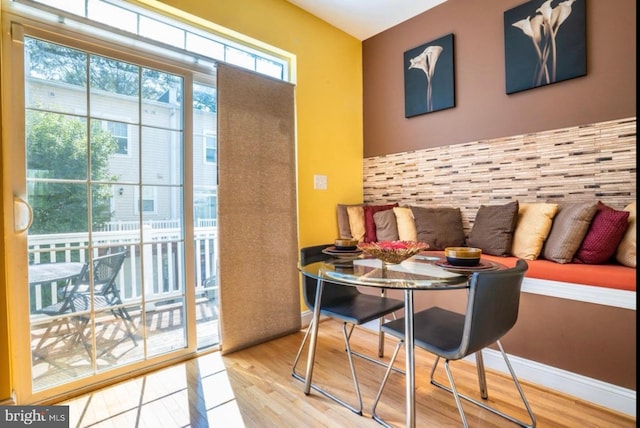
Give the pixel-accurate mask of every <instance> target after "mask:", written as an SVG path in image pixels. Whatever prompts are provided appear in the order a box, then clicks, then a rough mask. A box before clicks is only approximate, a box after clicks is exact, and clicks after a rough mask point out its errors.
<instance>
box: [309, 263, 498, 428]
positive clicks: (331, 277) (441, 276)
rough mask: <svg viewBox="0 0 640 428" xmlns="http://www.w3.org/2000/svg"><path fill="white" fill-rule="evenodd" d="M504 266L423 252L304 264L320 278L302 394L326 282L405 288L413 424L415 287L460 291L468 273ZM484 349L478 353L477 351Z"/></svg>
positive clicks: (412, 422) (410, 422)
mask: <svg viewBox="0 0 640 428" xmlns="http://www.w3.org/2000/svg"><path fill="white" fill-rule="evenodd" d="M497 269H506V266H504V265H501V264H499V263H495V262H492V261H488V260H482V261H481V263H480V264H479V265H478V266H475V267H455V266H450V265H448V264H447V263H446V259H445V258H444V253H442V252H431V251H425V252H422V253H420V254H418V255H416V256H413V257H411V258H410V259H408V260H405V261H404V262H402V263H399V264H395V265H389V264H384V263H383V262H382V261H380V260H378V259H375V258H369V257H367V256H362V255H361V256H358V257H355V258H334V259H329V260H325V261H321V262H316V263H311V264H308V265H306V266H300V267H299V270H300V272H301V273H302V275H305V276H309V277H312V278H314V279H316V280H317V288H316V295H315V303H314V310H313V321H312V322H311V332H310V343H309V350H308V356H307V367H306V376H305V386H304V393H305V394H306V395H308V394H309V393H310V391H311V378H312V375H313V366H314V362H315V351H316V344H317V339H318V328H319V320H320V301H321V298H322V289H323V285H324V283H325V282H331V283H334V284H340V285H344V286H355V287H373V288H380V289H396V290H402V291H403V293H404V311H405V314H406V316H405V317H404V320H405V332H406V333H405V341H404V345H405V373H406V380H405V385H406V391H405V394H406V426H407V427H411V428H413V427H415V420H416V418H415V352H414V350H415V347H414V330H413V313H414V302H413V297H414V296H413V294H414V291H423V290H443V289H446V290H459V289H465V288H468V284H469V277H470V276H471V275H472V274H473V272H476V271H480V270H497ZM478 354H480V355H478ZM476 363H477V370H478V378H479V383H480V390H481V393H482V395H483V397H485V396H486V382H485V377H484V364H483V360H482V354H481V353H477V354H476Z"/></svg>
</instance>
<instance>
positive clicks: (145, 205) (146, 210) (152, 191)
mask: <svg viewBox="0 0 640 428" xmlns="http://www.w3.org/2000/svg"><path fill="white" fill-rule="evenodd" d="M138 192H139V191H138V190H137V188H136V214H137V213H139V209H138V207H139V206H142V213H143V214H155V213H156V207H157V199H158V197H157V194H156V188H155V187H146V186H143V187H142V200H140V198H139V197H138Z"/></svg>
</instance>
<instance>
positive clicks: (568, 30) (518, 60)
mask: <svg viewBox="0 0 640 428" xmlns="http://www.w3.org/2000/svg"><path fill="white" fill-rule="evenodd" d="M585 1H586V0H564V1H558V0H546V1H545V0H532V1H528V2H526V3H524V4H522V5H520V6H516V7H514V8H513V9H509V10H507V11H506V12H505V13H504V51H505V71H506V73H505V74H506V90H507V94H511V93H514V92H519V91H524V90H527V89H531V88H536V87H539V86H545V85H550V84H552V83H557V82H561V81H563V80H567V79H573V78H575V77H580V76H584V75H586V74H587V58H586V50H587V46H586V45H587V43H586V29H585V24H586V18H585V16H586V13H585V7H586V5H585Z"/></svg>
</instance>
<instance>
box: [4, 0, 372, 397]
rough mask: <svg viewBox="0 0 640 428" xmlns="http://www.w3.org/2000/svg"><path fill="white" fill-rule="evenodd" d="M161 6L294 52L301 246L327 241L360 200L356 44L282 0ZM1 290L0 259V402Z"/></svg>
mask: <svg viewBox="0 0 640 428" xmlns="http://www.w3.org/2000/svg"><path fill="white" fill-rule="evenodd" d="M138 3H141V4H143V3H146V4H149V5H152V6H158V5H162V4H161V3H159V2H156V1H154V0H143V1H140V2H138ZM163 3H164V4H166V5H168V6H170V7H171V8H177V9H180V10H182V11H184V12H187V13H189V14H192V15H195V16H197V17H199V18H202V19H205V20H207V21H211V22H213V23H215V24H218V25H220V26H223V27H225V28H228V29H230V30H233V31H235V32H237V33H241V34H244V35H247V36H249V37H251V38H253V39H257V40H259V41H262V42H264V43H267V44H269V45H272V46H275V47H277V48H279V49H282V50H284V51H287V52H290V53H291V54H293V55H295V57H296V70H295V76H296V115H297V151H298V194H299V197H298V199H299V205H298V209H299V216H298V228H299V243H298V244H299V245H300V246H306V245H315V244H321V243H325V242H332V241H333V240H334V239H335V238H336V237H337V221H336V211H335V206H336V204H337V203H357V202H361V201H362V142H363V136H362V44H361V42H360V41H359V40H357V39H355V38H353V37H351V36H349V35H347V34H346V33H344V32H342V31H340V30H338V29H336V28H335V27H332V26H330V25H328V24H326V23H324V22H323V21H321V20H319V19H317V18H315V17H313V16H312V15H310V14H308V13H306V12H304V11H302V10H301V9H299V8H297V7H296V6H294V5H292V4H291V3H289V2H287V1H285V0H234V1H206V2H203V1H202V0H165V1H164V2H163ZM3 37H5V34H3ZM314 174H323V175H326V176H327V178H328V189H327V190H314V189H313V175H314ZM0 179H1V177H0ZM0 184H1V183H0ZM0 188H2V187H1V186H0ZM274 197H277V195H274ZM5 215H6V213H5ZM0 233H2V231H1V230H0ZM1 238H2V239H1V240H0V246H2V245H3V242H4V236H1ZM2 254H3V252H2V248H1V247H0V255H2ZM6 287H7V284H6V281H5V272H4V269H3V262H2V261H0V402H2V401H3V400H5V399H7V398H9V396H10V393H11V382H10V381H9V373H10V370H9V368H8V361H9V352H10V350H9V347H8V337H7V333H6V328H5V326H6V325H7V314H6V299H5V297H6V293H5V290H6Z"/></svg>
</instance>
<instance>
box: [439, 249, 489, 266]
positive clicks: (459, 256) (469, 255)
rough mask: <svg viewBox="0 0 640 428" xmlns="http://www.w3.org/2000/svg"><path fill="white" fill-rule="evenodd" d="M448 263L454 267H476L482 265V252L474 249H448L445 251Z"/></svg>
mask: <svg viewBox="0 0 640 428" xmlns="http://www.w3.org/2000/svg"><path fill="white" fill-rule="evenodd" d="M444 255H445V257H446V258H447V263H449V264H450V265H453V266H476V265H477V264H478V263H480V256H482V250H481V249H480V248H473V247H447V248H445V249H444Z"/></svg>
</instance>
